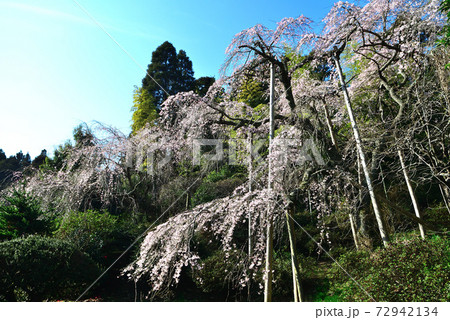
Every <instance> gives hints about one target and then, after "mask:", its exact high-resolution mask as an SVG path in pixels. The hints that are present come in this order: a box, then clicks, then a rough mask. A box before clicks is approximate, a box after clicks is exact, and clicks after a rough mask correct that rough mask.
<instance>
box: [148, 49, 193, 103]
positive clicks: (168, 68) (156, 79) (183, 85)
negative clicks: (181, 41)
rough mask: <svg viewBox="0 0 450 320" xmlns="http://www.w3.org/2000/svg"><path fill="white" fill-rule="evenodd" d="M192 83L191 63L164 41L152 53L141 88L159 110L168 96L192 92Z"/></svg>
mask: <svg viewBox="0 0 450 320" xmlns="http://www.w3.org/2000/svg"><path fill="white" fill-rule="evenodd" d="M194 81H195V78H194V70H193V69H192V61H191V60H190V59H189V57H188V56H187V55H186V52H185V51H184V50H180V51H179V52H178V54H177V52H176V49H175V47H174V46H173V45H172V44H171V43H170V42H168V41H166V42H164V43H163V44H162V45H160V46H159V47H158V48H156V50H155V51H154V52H153V53H152V62H151V63H150V64H149V65H148V69H147V74H146V76H145V78H144V79H142V88H143V89H145V90H147V92H148V93H149V94H150V95H151V96H153V97H154V98H155V106H156V109H158V110H159V109H160V107H161V104H162V103H163V102H164V100H165V99H166V98H167V97H168V95H173V94H176V93H178V92H185V91H190V90H192V89H193V88H194Z"/></svg>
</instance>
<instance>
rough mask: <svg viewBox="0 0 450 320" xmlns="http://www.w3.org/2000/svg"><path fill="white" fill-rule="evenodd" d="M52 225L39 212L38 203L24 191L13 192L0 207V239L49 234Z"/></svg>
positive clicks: (43, 214) (46, 217)
mask: <svg viewBox="0 0 450 320" xmlns="http://www.w3.org/2000/svg"><path fill="white" fill-rule="evenodd" d="M52 229H53V223H52V221H50V220H49V218H48V216H47V215H46V213H45V212H43V211H42V210H41V207H40V204H39V201H38V200H37V199H35V198H33V197H32V196H31V195H28V194H27V193H26V192H24V191H18V190H15V191H14V192H13V194H12V195H11V196H9V197H6V198H5V202H4V203H3V204H1V205H0V239H2V240H5V239H7V240H9V239H14V238H17V237H19V236H22V235H30V234H49V233H50V232H51V231H52Z"/></svg>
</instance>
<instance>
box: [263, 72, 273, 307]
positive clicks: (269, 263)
mask: <svg viewBox="0 0 450 320" xmlns="http://www.w3.org/2000/svg"><path fill="white" fill-rule="evenodd" d="M273 92H274V75H273V64H271V65H270V134H269V174H268V189H269V190H270V189H272V163H271V162H272V161H271V160H270V154H271V152H272V140H273V138H274V110H273V102H274V99H273ZM272 269H273V214H272V212H270V206H269V207H268V208H267V235H266V270H265V279H264V302H271V301H272Z"/></svg>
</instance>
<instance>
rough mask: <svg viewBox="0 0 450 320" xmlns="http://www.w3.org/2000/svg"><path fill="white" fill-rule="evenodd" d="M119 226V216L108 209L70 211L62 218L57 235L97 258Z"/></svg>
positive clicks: (111, 239)
mask: <svg viewBox="0 0 450 320" xmlns="http://www.w3.org/2000/svg"><path fill="white" fill-rule="evenodd" d="M119 228H120V227H119V224H118V219H117V217H114V216H112V215H111V214H109V213H108V212H106V211H103V212H98V211H94V210H89V211H86V212H70V213H68V214H67V215H66V216H65V217H64V218H63V219H62V221H61V223H60V226H59V228H58V230H57V231H56V232H55V236H56V237H57V238H59V239H62V240H67V241H70V242H71V243H72V244H73V245H74V246H75V247H76V248H77V249H78V250H80V251H83V252H86V253H88V254H89V255H90V256H91V257H92V258H93V259H97V258H99V257H100V256H101V253H103V251H102V249H103V248H104V247H105V246H106V245H107V244H109V243H110V242H112V241H113V235H114V234H115V233H116V231H118V229H119Z"/></svg>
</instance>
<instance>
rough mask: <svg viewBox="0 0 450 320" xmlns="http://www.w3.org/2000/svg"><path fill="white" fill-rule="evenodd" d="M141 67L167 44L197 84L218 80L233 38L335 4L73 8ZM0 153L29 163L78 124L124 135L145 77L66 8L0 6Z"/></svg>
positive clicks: (323, 0) (87, 0)
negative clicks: (189, 66)
mask: <svg viewBox="0 0 450 320" xmlns="http://www.w3.org/2000/svg"><path fill="white" fill-rule="evenodd" d="M77 2H78V3H79V4H81V5H82V6H83V7H84V8H85V9H86V10H87V11H88V12H89V13H90V14H91V15H92V16H93V17H94V18H95V19H96V20H97V21H98V22H99V23H100V24H101V25H102V26H103V27H104V28H105V29H106V30H107V31H108V33H110V34H111V35H112V36H113V37H114V38H115V39H116V40H117V42H118V43H120V45H121V46H122V47H123V48H125V49H126V50H127V51H128V52H129V54H130V55H131V56H132V57H133V58H134V59H135V60H136V61H137V63H138V64H140V65H141V66H143V67H144V68H146V67H147V65H148V64H149V63H150V60H151V53H152V51H154V50H155V49H156V47H158V46H159V45H160V44H161V43H163V42H164V41H166V40H168V41H170V42H171V43H172V44H173V45H174V46H175V47H176V49H177V50H180V49H183V50H185V51H186V53H187V55H188V56H189V57H190V58H191V60H192V62H193V66H194V71H195V76H196V77H201V76H216V77H217V76H218V70H219V68H220V66H221V64H222V63H223V61H224V59H225V55H224V52H225V48H226V47H227V46H228V44H229V43H230V42H231V39H232V38H233V36H234V35H235V34H236V33H238V32H240V31H241V30H243V29H245V28H248V27H251V26H253V25H255V24H257V23H261V24H263V25H266V26H268V27H274V25H275V23H276V22H277V21H279V20H281V19H282V18H283V17H297V16H298V15H300V14H304V15H305V16H308V17H309V18H311V19H313V20H314V21H315V22H317V23H318V22H320V20H321V19H322V18H323V17H324V16H325V14H326V13H327V12H328V11H329V9H330V8H331V6H332V4H333V3H334V2H335V1H329V0H317V1H304V0H297V1H287V0H278V1H254V0H249V1H246V0H241V1H236V0H229V1H228V0H222V1H207V0H191V1H178V0H176V1H170V0H167V1H153V0H147V1H145V0H128V1H126V0H108V1H107V0H77ZM0 41H1V42H0V148H1V149H3V150H4V151H5V152H6V154H7V155H11V154H15V153H16V152H18V151H19V150H22V151H23V152H24V153H26V152H29V153H30V155H31V156H32V158H34V157H35V156H37V155H39V153H40V151H41V150H42V149H44V148H45V149H47V150H48V151H49V152H50V153H52V151H53V150H54V149H55V148H56V147H57V146H58V145H59V144H61V143H63V142H64V141H66V140H68V139H70V138H71V137H72V130H73V128H74V127H75V126H77V125H78V124H80V123H81V122H86V123H88V124H91V123H92V122H93V121H99V122H102V123H105V124H108V125H112V126H114V127H116V128H119V129H120V130H122V131H123V132H125V133H129V132H130V120H131V112H130V108H131V106H132V93H133V87H134V85H140V84H141V80H142V78H143V77H144V75H145V72H144V71H143V70H142V69H141V68H139V66H137V65H136V63H135V62H133V60H132V59H131V58H130V57H128V56H127V55H126V54H125V53H124V52H123V51H122V50H121V49H120V48H119V47H118V46H117V45H116V44H115V43H114V42H113V41H112V40H111V39H110V38H109V37H108V36H107V35H106V34H105V33H104V32H103V31H102V30H101V29H100V28H99V27H98V26H97V25H96V24H95V23H94V22H93V21H92V20H90V18H89V17H88V16H87V15H86V14H85V13H84V12H83V11H82V10H81V9H80V8H79V7H78V6H77V5H76V3H75V2H74V1H73V0H34V1H31V0H29V1H26V0H10V1H8V0H0Z"/></svg>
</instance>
